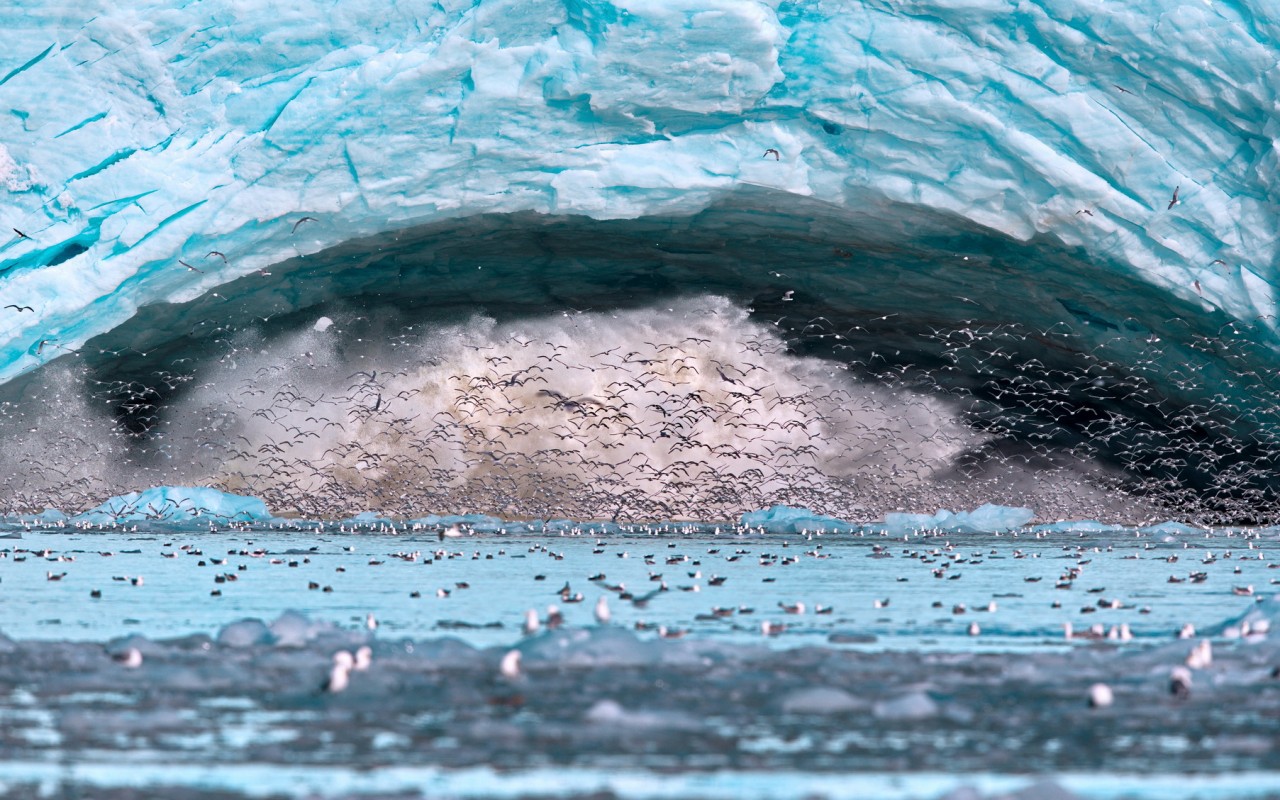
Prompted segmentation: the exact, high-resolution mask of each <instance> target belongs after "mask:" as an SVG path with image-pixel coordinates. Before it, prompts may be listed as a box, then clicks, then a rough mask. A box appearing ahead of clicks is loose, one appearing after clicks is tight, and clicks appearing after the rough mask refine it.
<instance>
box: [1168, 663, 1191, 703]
mask: <svg viewBox="0 0 1280 800" xmlns="http://www.w3.org/2000/svg"><path fill="white" fill-rule="evenodd" d="M1169 694H1171V695H1173V696H1174V697H1176V698H1178V699H1179V700H1185V699H1187V698H1188V697H1190V696H1191V670H1189V669H1187V668H1186V667H1174V668H1173V669H1171V670H1169Z"/></svg>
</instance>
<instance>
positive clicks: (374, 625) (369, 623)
mask: <svg viewBox="0 0 1280 800" xmlns="http://www.w3.org/2000/svg"><path fill="white" fill-rule="evenodd" d="M364 626H365V627H366V628H368V629H369V630H371V631H376V630H377V629H378V620H377V618H376V617H374V616H373V612H370V613H368V614H366V615H365V618H364Z"/></svg>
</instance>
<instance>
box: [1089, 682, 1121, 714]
mask: <svg viewBox="0 0 1280 800" xmlns="http://www.w3.org/2000/svg"><path fill="white" fill-rule="evenodd" d="M1115 699H1116V698H1115V694H1114V693H1113V692H1112V691H1111V687H1110V686H1108V685H1106V684H1105V683H1095V684H1094V685H1092V686H1090V687H1089V705H1090V706H1092V707H1093V708H1106V707H1107V706H1109V705H1111V704H1112V703H1114V702H1115Z"/></svg>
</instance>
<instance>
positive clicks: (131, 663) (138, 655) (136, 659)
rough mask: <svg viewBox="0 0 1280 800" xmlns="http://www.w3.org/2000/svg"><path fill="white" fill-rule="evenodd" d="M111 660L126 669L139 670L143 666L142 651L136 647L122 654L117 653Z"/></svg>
mask: <svg viewBox="0 0 1280 800" xmlns="http://www.w3.org/2000/svg"><path fill="white" fill-rule="evenodd" d="M111 658H112V659H113V660H114V661H116V662H117V663H118V664H120V666H122V667H125V668H126V669H137V668H138V667H140V666H142V651H140V650H139V649H138V648H136V647H130V648H129V649H128V650H125V651H124V652H122V653H116V654H114V655H113V656H111Z"/></svg>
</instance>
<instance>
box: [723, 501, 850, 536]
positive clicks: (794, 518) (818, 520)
mask: <svg viewBox="0 0 1280 800" xmlns="http://www.w3.org/2000/svg"><path fill="white" fill-rule="evenodd" d="M742 524H743V525H744V526H746V527H748V528H763V529H765V530H766V531H768V532H770V533H800V532H801V531H819V530H821V531H824V532H844V531H855V530H858V529H859V527H861V526H859V525H855V524H853V523H851V522H845V521H844V520H842V519H838V518H836V517H828V516H824V515H822V514H818V513H816V512H813V511H810V510H809V509H807V508H797V507H794V506H774V507H773V508H768V509H764V510H762V511H748V512H747V513H745V514H743V515H742Z"/></svg>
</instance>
